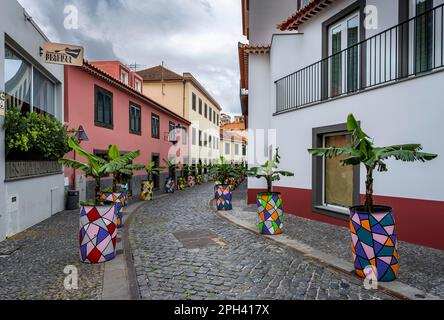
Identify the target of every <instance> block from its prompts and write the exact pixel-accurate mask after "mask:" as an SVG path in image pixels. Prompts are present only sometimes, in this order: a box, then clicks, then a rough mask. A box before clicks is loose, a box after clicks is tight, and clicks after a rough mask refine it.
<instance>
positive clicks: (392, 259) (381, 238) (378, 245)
mask: <svg viewBox="0 0 444 320" xmlns="http://www.w3.org/2000/svg"><path fill="white" fill-rule="evenodd" d="M374 209H375V213H371V214H369V213H364V208H363V207H353V208H351V209H350V232H351V238H352V251H353V262H354V265H355V272H356V274H357V275H358V276H359V277H361V278H366V275H367V276H368V275H369V273H370V272H371V271H372V270H373V272H374V273H376V274H375V276H376V278H377V279H378V281H380V282H389V281H393V280H395V279H396V277H397V274H398V252H397V249H398V247H397V238H396V232H395V219H394V217H393V209H392V208H389V207H376V206H375V207H374ZM366 269H369V270H370V271H368V270H366Z"/></svg>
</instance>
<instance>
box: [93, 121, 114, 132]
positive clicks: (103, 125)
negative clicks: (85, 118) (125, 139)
mask: <svg viewBox="0 0 444 320" xmlns="http://www.w3.org/2000/svg"><path fill="white" fill-rule="evenodd" d="M94 125H95V126H96V127H100V128H104V129H109V130H114V126H113V125H112V124H111V125H109V124H104V123H100V122H95V123H94Z"/></svg>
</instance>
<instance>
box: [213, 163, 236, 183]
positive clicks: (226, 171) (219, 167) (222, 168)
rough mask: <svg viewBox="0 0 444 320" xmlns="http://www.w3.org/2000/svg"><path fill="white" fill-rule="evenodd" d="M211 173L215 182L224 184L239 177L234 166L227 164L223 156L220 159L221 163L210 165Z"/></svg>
mask: <svg viewBox="0 0 444 320" xmlns="http://www.w3.org/2000/svg"><path fill="white" fill-rule="evenodd" d="M209 172H210V176H211V177H212V178H213V180H214V181H220V182H221V183H222V184H224V183H225V181H226V180H227V179H228V178H230V177H234V176H236V175H237V172H236V169H235V168H234V166H233V165H232V164H231V163H229V162H227V161H226V160H225V158H224V157H223V156H222V157H220V159H219V162H217V163H213V164H211V165H209Z"/></svg>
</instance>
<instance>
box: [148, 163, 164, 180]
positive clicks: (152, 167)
mask: <svg viewBox="0 0 444 320" xmlns="http://www.w3.org/2000/svg"><path fill="white" fill-rule="evenodd" d="M163 169H165V168H164V167H158V166H156V162H154V161H153V162H150V163H148V165H147V166H146V167H145V171H146V174H147V175H148V180H153V177H154V176H158V175H159V174H160V172H161V171H162V170H163Z"/></svg>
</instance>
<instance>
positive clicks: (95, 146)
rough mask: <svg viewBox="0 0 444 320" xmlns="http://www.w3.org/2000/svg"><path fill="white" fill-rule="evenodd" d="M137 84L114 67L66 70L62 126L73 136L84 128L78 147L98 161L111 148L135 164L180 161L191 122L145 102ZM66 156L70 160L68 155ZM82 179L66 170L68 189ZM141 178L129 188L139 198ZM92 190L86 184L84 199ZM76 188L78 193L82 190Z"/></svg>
mask: <svg viewBox="0 0 444 320" xmlns="http://www.w3.org/2000/svg"><path fill="white" fill-rule="evenodd" d="M123 72H126V75H127V78H125V75H123ZM137 81H140V77H139V76H138V75H136V74H135V73H133V72H131V71H130V70H129V69H128V68H126V67H125V66H123V65H122V64H121V63H120V62H116V61H111V62H91V63H89V62H85V64H84V66H83V67H65V122H66V123H67V124H68V127H69V128H70V129H76V130H77V129H78V128H79V127H80V126H82V127H83V129H84V130H85V132H86V134H87V136H88V138H89V139H88V141H84V142H82V143H81V146H82V147H83V148H84V149H85V150H87V151H88V152H92V153H95V154H97V155H102V154H105V153H106V151H107V150H108V146H109V145H110V144H115V145H117V146H118V147H119V149H120V150H121V151H122V152H129V151H134V150H140V151H141V156H140V157H139V158H138V159H137V160H136V161H135V162H136V163H144V164H147V163H149V162H151V161H156V162H157V163H158V165H163V159H168V158H171V156H172V155H173V156H177V157H178V160H180V158H181V157H186V156H187V152H188V139H187V133H188V127H189V125H190V122H189V121H187V120H186V119H184V118H182V117H180V116H179V115H177V114H175V113H173V112H171V111H169V110H168V109H166V108H165V107H163V106H161V105H159V104H158V103H156V102H154V101H152V100H151V99H149V98H148V97H146V96H144V95H143V93H142V86H140V90H139V88H138V86H137ZM174 128H176V129H177V128H180V130H177V131H178V132H180V134H179V135H177V134H176V136H177V138H175V139H172V138H171V136H172V135H171V134H170V132H171V130H172V129H174ZM171 140H177V143H176V144H173V143H172V142H171ZM68 156H69V157H70V158H73V157H74V155H73V153H72V152H71V153H70V154H69V155H68ZM78 157H79V156H77V158H78ZM81 174H82V173H81V172H78V171H76V172H75V173H74V170H72V169H68V168H65V178H67V179H66V180H67V182H69V186H70V189H72V188H73V187H74V185H75V184H79V180H78V179H79V176H80V175H81ZM166 175H167V173H166V172H164V173H162V174H161V176H160V177H159V178H157V179H156V181H155V184H156V186H157V187H159V186H160V187H162V185H163V182H164V179H165V178H166ZM145 178H146V175H145V172H144V171H140V172H136V173H135V174H134V178H133V179H132V181H131V185H130V188H131V190H132V191H133V193H134V194H137V193H138V192H139V189H140V182H141V180H143V179H145ZM76 179H77V183H76V182H75V181H76ZM92 184H93V183H92V181H87V182H86V188H85V189H86V199H91V198H93V187H92ZM103 184H104V186H103V187H106V186H110V185H111V181H110V179H104V182H103ZM76 187H77V189H80V191H82V190H81V187H79V186H76ZM81 199H82V194H81Z"/></svg>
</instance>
